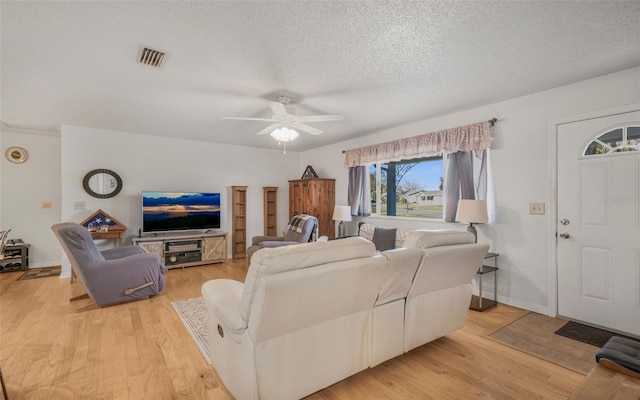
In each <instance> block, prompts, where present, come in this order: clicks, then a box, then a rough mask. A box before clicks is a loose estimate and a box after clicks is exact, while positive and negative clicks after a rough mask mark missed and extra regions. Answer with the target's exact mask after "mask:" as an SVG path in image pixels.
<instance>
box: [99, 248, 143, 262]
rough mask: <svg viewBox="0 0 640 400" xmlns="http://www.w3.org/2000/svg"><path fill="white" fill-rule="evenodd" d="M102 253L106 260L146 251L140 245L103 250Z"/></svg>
mask: <svg viewBox="0 0 640 400" xmlns="http://www.w3.org/2000/svg"><path fill="white" fill-rule="evenodd" d="M100 253H102V256H103V257H104V258H105V259H106V260H115V259H118V258H122V257H128V256H132V255H134V254H142V253H144V251H143V250H142V248H141V247H140V246H124V247H116V248H113V249H107V250H102V251H101V252H100Z"/></svg>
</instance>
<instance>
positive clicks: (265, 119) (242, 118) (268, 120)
mask: <svg viewBox="0 0 640 400" xmlns="http://www.w3.org/2000/svg"><path fill="white" fill-rule="evenodd" d="M222 119H239V120H242V121H267V122H277V120H275V119H273V118H245V117H222Z"/></svg>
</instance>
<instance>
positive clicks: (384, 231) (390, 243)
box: [371, 227, 397, 251]
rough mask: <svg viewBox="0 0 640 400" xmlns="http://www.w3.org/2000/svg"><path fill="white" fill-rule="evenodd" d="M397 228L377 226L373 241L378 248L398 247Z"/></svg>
mask: <svg viewBox="0 0 640 400" xmlns="http://www.w3.org/2000/svg"><path fill="white" fill-rule="evenodd" d="M396 231H397V229H396V228H383V227H376V228H375V230H374V231H373V238H372V239H371V241H372V242H373V244H375V245H376V250H378V251H385V250H391V249H394V248H395V247H396Z"/></svg>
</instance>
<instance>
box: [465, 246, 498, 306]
mask: <svg viewBox="0 0 640 400" xmlns="http://www.w3.org/2000/svg"><path fill="white" fill-rule="evenodd" d="M499 255H500V254H498V253H487V255H486V256H484V259H485V260H488V259H493V265H484V263H483V264H482V265H481V266H480V269H478V272H476V275H477V276H478V295H477V296H475V295H474V296H471V304H470V305H469V308H470V309H471V310H475V311H484V310H486V309H488V308H491V307H493V306H495V305H496V304H498V273H497V272H496V271H498V269H499V268H498V256H499ZM490 273H493V300H491V299H486V298H484V297H482V277H483V276H484V275H485V274H490Z"/></svg>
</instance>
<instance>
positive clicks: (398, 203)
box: [369, 157, 444, 219]
mask: <svg viewBox="0 0 640 400" xmlns="http://www.w3.org/2000/svg"><path fill="white" fill-rule="evenodd" d="M378 167H380V174H377V168H378ZM378 175H379V180H380V181H379V185H378V184H377V183H378V182H377V179H378V178H377V177H378ZM369 176H370V179H371V211H372V213H374V214H378V215H389V216H396V217H419V218H438V219H442V210H443V204H444V202H443V196H444V180H443V176H444V174H443V171H442V157H429V158H421V159H413V160H406V161H398V162H390V163H385V164H374V165H371V166H370V167H369ZM377 199H380V202H379V203H380V204H379V205H380V210H377V207H376V205H377V201H376V200H377ZM390 199H391V200H390Z"/></svg>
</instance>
